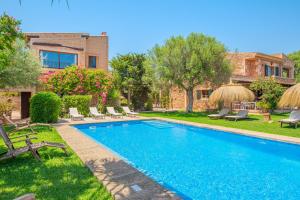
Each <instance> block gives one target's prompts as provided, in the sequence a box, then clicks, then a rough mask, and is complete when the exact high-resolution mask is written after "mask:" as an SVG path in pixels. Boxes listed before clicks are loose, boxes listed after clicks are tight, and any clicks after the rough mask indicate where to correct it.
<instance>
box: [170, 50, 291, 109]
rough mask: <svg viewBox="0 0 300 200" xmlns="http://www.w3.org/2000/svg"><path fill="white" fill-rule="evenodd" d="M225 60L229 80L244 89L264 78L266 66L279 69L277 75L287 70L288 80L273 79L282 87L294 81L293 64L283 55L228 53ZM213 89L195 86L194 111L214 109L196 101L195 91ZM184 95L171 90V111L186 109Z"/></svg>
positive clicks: (207, 85)
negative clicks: (226, 61) (231, 68)
mask: <svg viewBox="0 0 300 200" xmlns="http://www.w3.org/2000/svg"><path fill="white" fill-rule="evenodd" d="M227 59H228V60H229V61H230V64H231V65H232V67H233V72H232V77H231V80H232V82H234V83H239V84H242V85H244V86H245V87H249V85H250V84H251V82H253V81H255V80H257V79H258V78H264V77H265V71H264V70H265V68H264V66H265V65H266V64H267V65H269V66H272V67H275V66H278V67H279V73H280V74H281V72H282V69H283V68H288V69H289V73H290V78H282V77H274V78H275V80H276V81H277V82H278V83H280V84H282V85H283V86H286V87H288V86H291V85H293V84H295V79H294V63H293V62H292V61H291V60H289V59H288V58H287V57H286V56H285V55H284V54H276V55H266V54H262V53H229V54H228V55H227ZM210 88H213V86H211V85H210V84H208V83H207V84H204V85H200V86H197V87H196V88H195V90H194V105H193V108H194V110H195V111H203V110H207V109H214V108H215V107H214V106H213V105H210V104H209V103H208V100H207V99H200V100H197V97H196V91H197V90H203V89H210ZM186 102H187V99H186V94H185V92H184V91H182V90H180V89H178V88H172V90H171V105H172V108H173V109H180V110H184V109H185V107H186Z"/></svg>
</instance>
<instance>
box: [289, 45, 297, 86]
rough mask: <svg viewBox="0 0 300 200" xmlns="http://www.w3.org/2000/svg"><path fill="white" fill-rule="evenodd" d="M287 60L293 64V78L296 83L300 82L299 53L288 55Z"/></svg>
mask: <svg viewBox="0 0 300 200" xmlns="http://www.w3.org/2000/svg"><path fill="white" fill-rule="evenodd" d="M288 57H289V59H291V60H293V61H294V63H295V78H296V80H297V82H298V83H299V82H300V51H296V52H293V53H290V54H288Z"/></svg>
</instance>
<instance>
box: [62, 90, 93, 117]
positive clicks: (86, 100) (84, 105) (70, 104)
mask: <svg viewBox="0 0 300 200" xmlns="http://www.w3.org/2000/svg"><path fill="white" fill-rule="evenodd" d="M91 101H92V96H91V95H66V96H64V97H63V104H64V109H65V112H67V113H68V112H69V108H77V109H78V112H79V113H80V114H83V115H84V116H88V115H89V112H90V111H89V107H90V105H91Z"/></svg>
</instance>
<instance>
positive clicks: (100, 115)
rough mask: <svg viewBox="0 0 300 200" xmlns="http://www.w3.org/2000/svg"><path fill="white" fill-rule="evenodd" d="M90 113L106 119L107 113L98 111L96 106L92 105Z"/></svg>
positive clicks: (97, 117) (95, 116) (96, 117)
mask: <svg viewBox="0 0 300 200" xmlns="http://www.w3.org/2000/svg"><path fill="white" fill-rule="evenodd" d="M90 115H91V116H92V117H94V118H95V119H104V118H105V115H104V114H102V113H99V112H98V109H97V108H96V107H90Z"/></svg>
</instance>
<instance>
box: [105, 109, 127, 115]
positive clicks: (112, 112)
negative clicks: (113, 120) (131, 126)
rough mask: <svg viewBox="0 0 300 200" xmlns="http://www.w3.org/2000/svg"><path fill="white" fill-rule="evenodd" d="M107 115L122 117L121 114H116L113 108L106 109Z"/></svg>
mask: <svg viewBox="0 0 300 200" xmlns="http://www.w3.org/2000/svg"><path fill="white" fill-rule="evenodd" d="M106 110H107V113H108V115H110V116H111V117H123V115H122V114H121V113H117V112H116V111H115V109H114V108H113V107H106Z"/></svg>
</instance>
